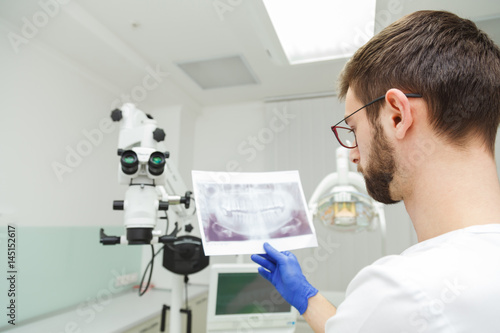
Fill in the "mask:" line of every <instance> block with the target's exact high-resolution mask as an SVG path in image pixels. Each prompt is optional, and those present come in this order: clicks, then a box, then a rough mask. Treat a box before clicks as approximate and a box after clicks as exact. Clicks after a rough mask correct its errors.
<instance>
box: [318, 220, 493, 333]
mask: <svg viewBox="0 0 500 333" xmlns="http://www.w3.org/2000/svg"><path fill="white" fill-rule="evenodd" d="M325 328H326V332H327V333H351V332H367V333H368V332H369V333H377V332H380V333H393V332H394V333H417V332H418V333H421V332H436V333H437V332H439V333H452V332H453V333H465V332H467V333H471V332H473V333H476V332H478V333H479V332H480V333H493V332H495V333H499V332H500V224H488V225H482V226H472V227H468V228H465V229H460V230H456V231H452V232H449V233H446V234H443V235H441V236H438V237H435V238H432V239H429V240H426V241H423V242H421V243H418V244H416V245H414V246H412V247H410V248H409V249H407V250H406V251H404V252H403V253H402V254H401V255H391V256H387V257H384V258H381V259H380V260H377V261H376V262H375V263H373V264H372V265H370V266H368V267H366V268H364V269H362V270H361V271H360V272H359V273H358V274H357V275H356V277H355V278H354V279H353V280H352V281H351V283H350V284H349V286H348V287H347V291H346V299H345V301H344V302H343V303H342V304H340V306H339V307H338V309H337V314H336V315H335V316H333V317H332V318H330V319H329V320H328V321H327V323H326V326H325Z"/></svg>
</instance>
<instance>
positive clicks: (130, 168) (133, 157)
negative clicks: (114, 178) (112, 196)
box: [120, 150, 139, 175]
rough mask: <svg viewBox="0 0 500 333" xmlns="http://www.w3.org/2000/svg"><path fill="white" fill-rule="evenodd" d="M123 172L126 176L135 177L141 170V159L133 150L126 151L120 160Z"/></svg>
mask: <svg viewBox="0 0 500 333" xmlns="http://www.w3.org/2000/svg"><path fill="white" fill-rule="evenodd" d="M120 163H121V165H122V171H123V173H125V174H126V175H133V174H134V173H136V172H137V170H138V169H139V159H138V158H137V154H136V153H135V152H134V151H133V150H126V151H124V152H123V153H122V157H121V159H120Z"/></svg>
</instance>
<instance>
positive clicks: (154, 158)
mask: <svg viewBox="0 0 500 333" xmlns="http://www.w3.org/2000/svg"><path fill="white" fill-rule="evenodd" d="M148 168H149V172H150V173H151V174H152V175H154V176H159V175H161V174H162V173H163V170H164V169H165V154H164V153H162V152H159V151H155V152H154V153H152V154H151V156H150V157H149V161H148Z"/></svg>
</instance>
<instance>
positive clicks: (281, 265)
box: [251, 243, 318, 315]
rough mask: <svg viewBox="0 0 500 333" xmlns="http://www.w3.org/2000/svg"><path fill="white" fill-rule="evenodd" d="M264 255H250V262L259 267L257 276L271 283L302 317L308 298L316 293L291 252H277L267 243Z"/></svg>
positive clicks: (316, 290)
mask: <svg viewBox="0 0 500 333" xmlns="http://www.w3.org/2000/svg"><path fill="white" fill-rule="evenodd" d="M264 250H265V251H266V254H259V255H256V254H254V255H252V257H251V258H252V260H253V261H254V262H256V263H257V264H259V265H261V266H262V267H259V274H260V275H262V276H263V277H264V278H265V279H267V280H268V281H269V282H271V283H272V284H273V285H274V287H275V288H276V290H278V292H279V293H280V294H281V296H283V298H284V299H285V300H286V301H287V302H288V303H290V304H291V305H292V306H294V307H295V308H296V309H297V310H298V311H299V313H300V314H301V315H302V314H303V313H304V312H305V311H306V309H307V304H308V299H309V297H312V296H314V295H316V294H317V293H318V289H316V288H314V287H313V286H311V285H310V284H309V282H307V280H306V277H305V276H304V274H302V270H301V269H300V265H299V262H298V261H297V258H296V257H295V255H294V254H293V253H291V252H288V251H284V252H279V251H278V250H276V249H275V248H273V247H272V246H271V245H269V244H268V243H264Z"/></svg>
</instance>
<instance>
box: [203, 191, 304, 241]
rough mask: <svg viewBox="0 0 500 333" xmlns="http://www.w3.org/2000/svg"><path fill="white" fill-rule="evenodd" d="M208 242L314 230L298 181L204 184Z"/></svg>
mask: <svg viewBox="0 0 500 333" xmlns="http://www.w3.org/2000/svg"><path fill="white" fill-rule="evenodd" d="M202 191H203V192H204V196H205V198H206V200H207V203H208V207H209V209H208V211H207V212H206V214H208V216H207V217H208V218H207V219H204V220H205V221H207V222H205V225H204V229H205V231H206V235H207V240H208V241H227V240H251V239H265V238H280V237H290V236H296V235H302V234H309V233H312V231H311V229H310V227H309V224H308V221H307V217H306V216H305V213H304V211H303V210H297V209H294V208H295V207H299V204H298V203H299V200H300V191H299V188H298V187H297V184H295V183H278V184H204V186H203V188H202Z"/></svg>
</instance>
